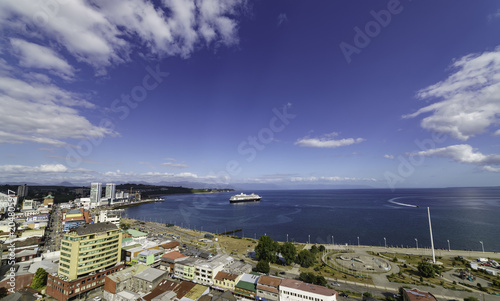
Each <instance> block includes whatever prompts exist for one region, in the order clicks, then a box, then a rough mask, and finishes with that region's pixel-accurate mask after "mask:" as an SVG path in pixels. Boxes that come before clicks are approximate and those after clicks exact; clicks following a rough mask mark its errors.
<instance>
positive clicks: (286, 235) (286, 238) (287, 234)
mask: <svg viewBox="0 0 500 301" xmlns="http://www.w3.org/2000/svg"><path fill="white" fill-rule="evenodd" d="M286 242H288V233H287V235H286Z"/></svg>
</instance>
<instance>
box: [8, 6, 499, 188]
mask: <svg viewBox="0 0 500 301" xmlns="http://www.w3.org/2000/svg"><path fill="white" fill-rule="evenodd" d="M499 26H500V4H498V2H497V1H481V2H479V3H474V5H472V4H471V3H470V2H469V1H439V2H437V3H436V2H433V1H395V0H389V1H356V2H352V1H245V0H223V1H222V0H221V1H215V0H196V1H195V0H163V1H154V2H151V1H143V0H135V1H131V0H126V1H118V0H116V1H105V2H101V1H62V0H61V1H58V0H54V1H52V2H47V3H45V2H43V1H42V2H37V3H36V5H33V4H32V3H31V2H30V1H17V0H16V1H3V2H2V3H0V29H1V31H2V35H1V36H2V38H0V41H1V42H0V43H1V48H0V67H1V68H0V112H1V115H0V116H1V117H0V182H3V183H22V182H30V183H41V184H49V183H60V182H63V181H68V182H71V183H75V184H82V185H86V184H89V183H90V182H94V181H102V182H139V181H144V182H150V183H172V184H174V183H186V182H187V183H190V182H191V183H194V184H196V185H198V183H208V184H209V186H210V185H211V186H233V187H262V188H304V187H305V188H307V187H310V188H316V187H323V188H328V187H347V186H349V185H357V186H353V187H359V185H361V186H363V187H365V186H366V187H368V186H369V187H380V188H402V187H447V186H489V185H498V180H499V172H500V144H499V143H498V139H499V137H498V136H499V135H500V130H499V127H498V125H499V118H498V116H499V114H500V73H499V71H500V48H498V46H499V45H500V36H499V35H498V28H499ZM245 185H246V186H245Z"/></svg>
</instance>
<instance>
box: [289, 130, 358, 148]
mask: <svg viewBox="0 0 500 301" xmlns="http://www.w3.org/2000/svg"><path fill="white" fill-rule="evenodd" d="M337 135H338V133H336V132H333V133H330V134H326V135H323V136H321V137H319V138H311V137H308V136H306V137H304V138H301V139H298V140H297V141H295V145H298V146H303V147H318V148H336V147H341V146H348V145H351V144H356V143H361V142H363V141H365V139H363V138H344V139H338V140H335V139H333V138H332V137H335V136H337Z"/></svg>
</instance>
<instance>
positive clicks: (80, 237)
mask: <svg viewBox="0 0 500 301" xmlns="http://www.w3.org/2000/svg"><path fill="white" fill-rule="evenodd" d="M120 256H121V231H120V229H119V228H118V227H116V225H113V224H111V223H98V224H90V225H84V226H80V227H78V228H76V229H73V230H71V231H70V233H68V234H66V235H64V237H63V240H62V241H61V258H60V261H59V270H58V274H59V275H63V276H65V277H67V278H68V279H70V280H73V279H77V278H79V277H82V276H85V275H88V274H90V273H95V272H97V271H100V270H104V269H107V268H109V267H112V266H114V265H116V264H117V263H118V262H120Z"/></svg>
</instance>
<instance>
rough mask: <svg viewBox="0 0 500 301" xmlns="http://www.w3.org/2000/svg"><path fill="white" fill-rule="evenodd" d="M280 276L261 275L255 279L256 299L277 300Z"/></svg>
mask: <svg viewBox="0 0 500 301" xmlns="http://www.w3.org/2000/svg"><path fill="white" fill-rule="evenodd" d="M281 280H282V278H278V277H273V276H266V275H262V276H260V278H259V281H257V299H258V300H274V301H277V300H279V296H280V291H279V288H280V284H281Z"/></svg>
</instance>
